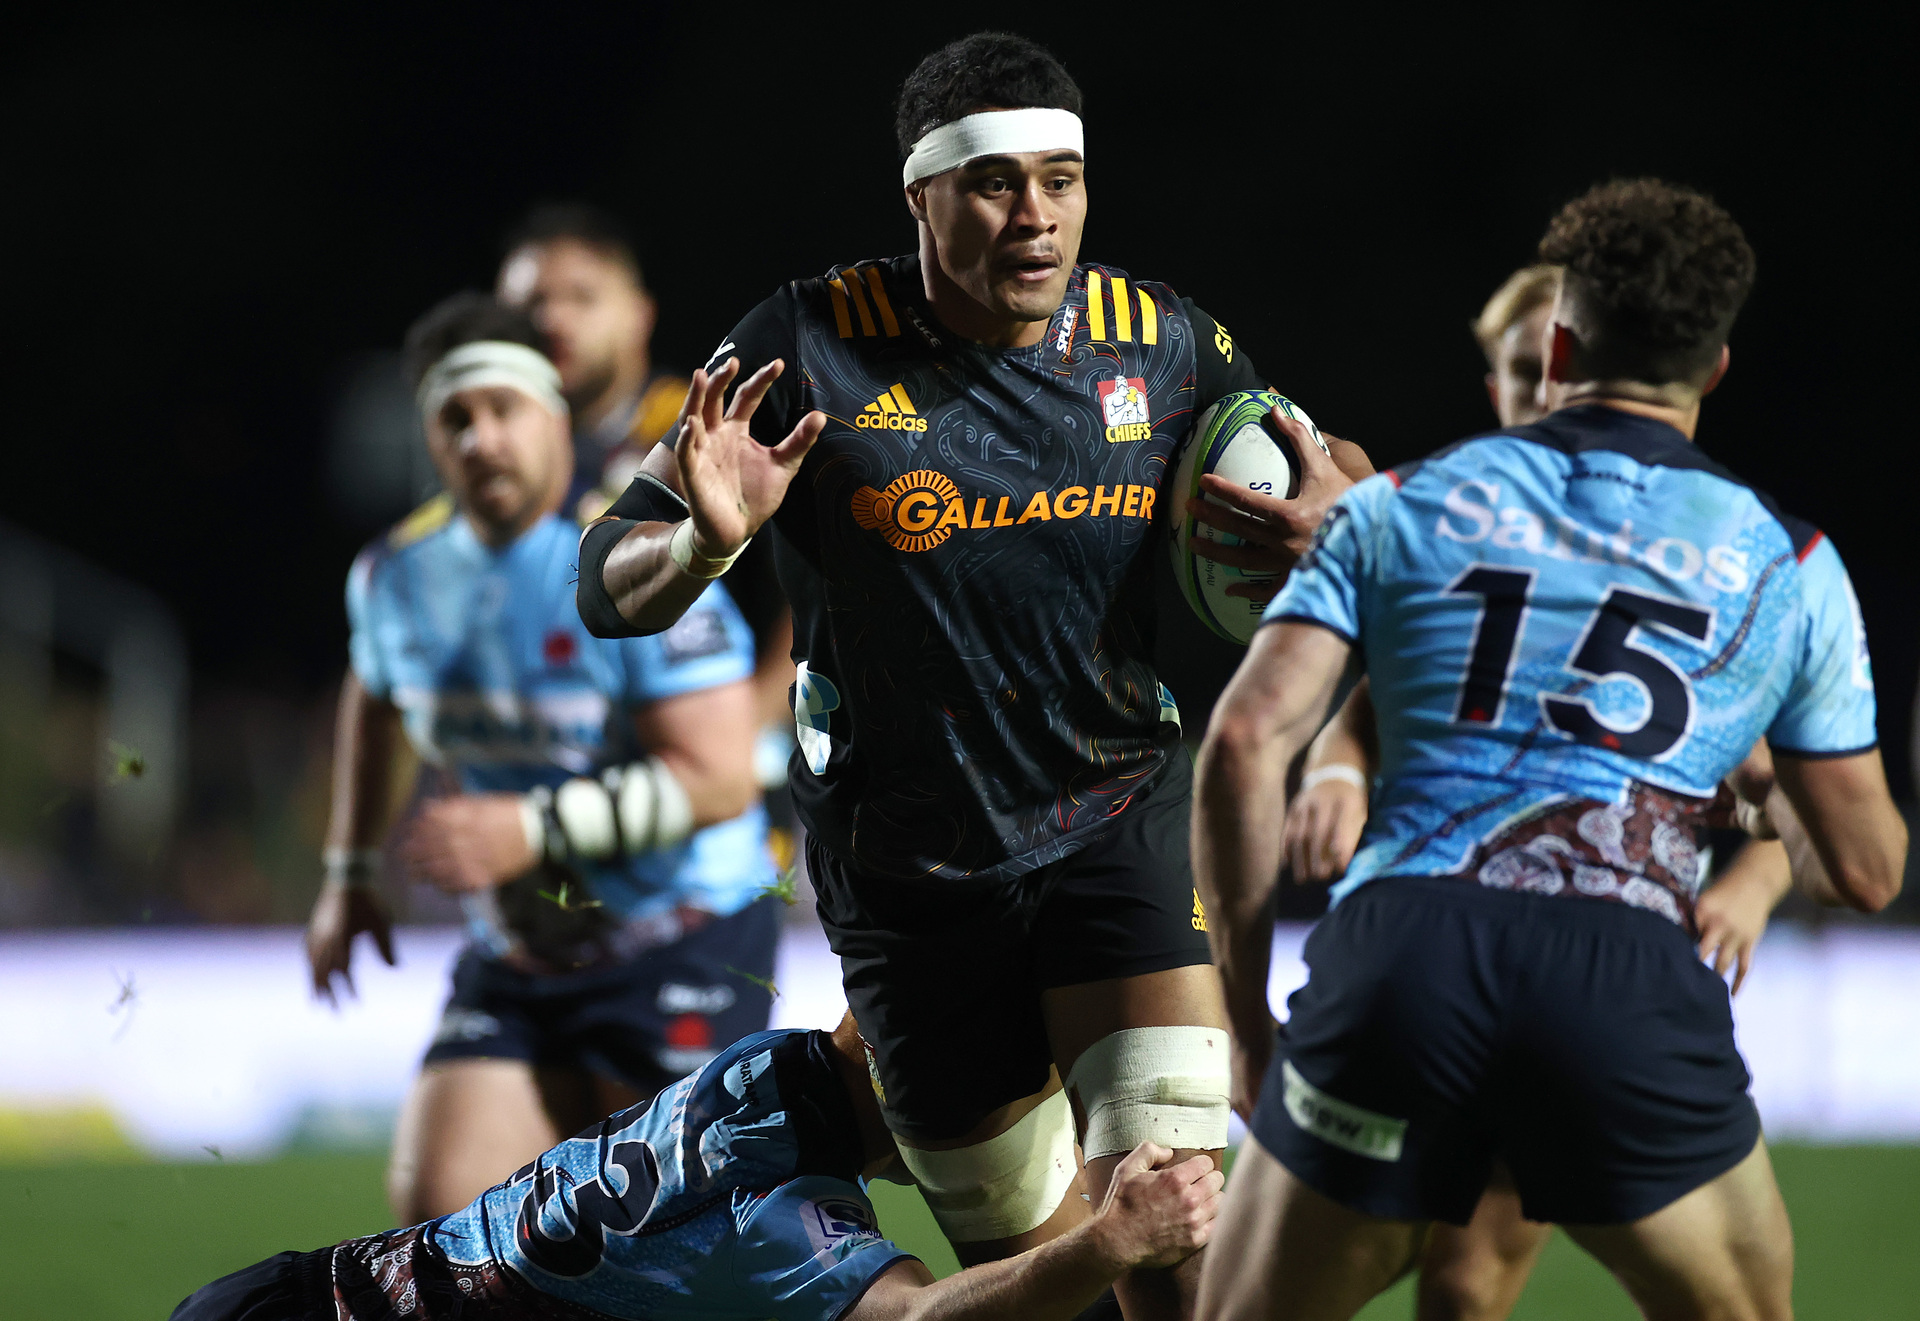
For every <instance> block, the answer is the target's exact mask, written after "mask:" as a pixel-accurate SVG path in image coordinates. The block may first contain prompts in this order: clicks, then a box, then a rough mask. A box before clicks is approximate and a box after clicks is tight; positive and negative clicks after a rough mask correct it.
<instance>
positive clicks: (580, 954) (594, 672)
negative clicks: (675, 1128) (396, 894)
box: [308, 294, 779, 1222]
mask: <svg viewBox="0 0 1920 1321" xmlns="http://www.w3.org/2000/svg"><path fill="white" fill-rule="evenodd" d="M539 343H540V336H539V334H538V332H537V330H536V329H535V328H534V326H533V325H532V323H531V322H530V321H529V320H528V319H527V317H526V315H525V314H524V313H523V312H519V311H516V310H514V309H511V308H506V307H503V306H501V305H500V304H498V303H496V302H494V301H493V300H491V299H489V298H485V297H483V296H481V295H478V294H471V295H462V296H460V297H456V298H454V299H451V300H449V301H448V302H446V303H444V304H442V305H441V306H440V307H438V308H435V309H434V310H433V311H432V312H430V313H429V314H428V315H427V316H426V317H424V318H423V319H422V320H421V321H420V322H419V323H418V324H417V325H416V326H415V327H414V328H413V330H412V332H411V333H410V334H409V336H408V344H407V358H408V360H409V366H410V369H411V371H412V373H413V378H414V382H415V386H416V389H417V391H418V396H419V400H420V408H421V414H422V420H423V422H424V425H425V431H426V436H427V442H428V449H429V451H430V453H431V455H432V457H433V460H434V464H435V466H436V468H437V469H438V471H439V473H440V477H441V480H442V482H443V483H444V484H445V488H446V492H447V494H446V495H444V496H442V497H439V498H438V499H436V500H435V501H434V502H432V503H430V504H428V505H426V506H424V507H423V508H422V509H421V510H420V511H418V512H416V513H415V514H414V515H413V516H412V517H410V518H409V519H407V520H406V521H405V522H403V523H402V524H401V525H400V526H399V527H397V528H396V529H394V531H393V532H391V533H390V534H388V535H387V536H386V537H384V538H382V539H381V540H380V541H377V542H376V543H374V545H373V546H371V547H370V548H369V549H368V550H367V551H366V552H365V553H364V554H362V555H361V556H360V558H359V559H358V560H357V561H356V562H355V564H354V567H353V571H352V573H351V574H350V575H349V578H348V583H347V606H348V613H349V615H350V616H351V620H352V625H353V634H352V648H351V670H350V673H349V675H348V678H347V680H346V683H345V685H344V687H343V690H342V694H341V699H340V716H339V731H338V739H337V743H336V747H335V775H334V783H335V796H334V804H333V815H332V823H331V825H330V827H329V832H328V845H329V849H328V857H327V869H328V875H327V882H326V885H325V887H324V889H323V890H322V893H321V895H320V898H319V901H318V902H317V903H316V904H315V907H314V912H313V918H312V923H311V926H310V929H309V931H308V952H309V956H310V960H311V965H312V974H313V985H314V989H315V991H316V993H318V994H320V995H322V996H326V997H328V998H331V997H332V994H333V991H332V982H333V977H334V975H335V974H336V973H338V974H340V975H341V976H342V977H345V978H348V980H347V985H348V986H349V988H351V984H352V983H351V980H350V975H349V970H350V959H351V951H352V943H353V938H354V936H355V935H356V934H357V933H359V932H361V931H366V932H370V933H371V934H372V935H373V936H374V938H375V941H376V942H377V944H378V945H379V947H380V950H381V952H382V954H383V955H385V956H386V957H387V959H388V961H389V962H391V961H392V949H391V943H390V935H389V929H388V928H389V920H388V916H387V912H386V909H385V906H384V904H383V903H382V901H381V899H380V897H379V894H378V892H377V890H376V889H375V888H374V884H373V883H374V880H375V871H376V869H377V864H378V861H379V859H380V857H381V853H380V850H379V846H380V844H381V840H382V838H383V836H384V835H385V834H386V833H387V832H386V820H387V817H388V814H389V813H388V807H389V804H390V802H391V801H392V797H393V795H392V793H391V788H392V786H390V785H389V783H388V780H389V778H390V768H391V767H392V766H393V753H394V751H395V750H396V745H397V744H398V742H399V740H400V739H401V738H402V737H403V735H404V737H405V739H406V740H407V741H408V742H409V743H410V744H411V745H412V748H413V750H414V751H415V752H417V753H418V755H419V758H420V759H421V760H423V761H425V762H426V763H428V764H429V765H431V766H432V767H434V768H435V769H436V771H437V772H438V773H439V774H440V775H441V776H442V777H443V778H444V779H446V780H447V781H450V784H449V785H448V786H447V787H448V792H445V793H443V794H441V795H439V796H435V797H430V798H429V799H428V800H427V801H425V803H424V804H423V805H422V806H421V807H420V808H419V809H418V810H417V811H416V812H414V813H413V814H411V816H410V817H409V818H408V819H407V820H406V821H405V822H404V823H403V824H402V826H401V827H400V830H399V834H398V838H397V840H396V842H395V845H394V851H395V852H396V854H397V856H398V858H399V860H400V862H401V863H403V864H404V866H405V869H406V871H407V872H408V873H409V874H411V875H412V876H414V877H418V878H424V879H426V880H428V881H430V882H432V883H433V884H435V885H437V886H439V887H440V888H441V889H443V890H446V891H449V892H451V893H454V894H457V895H459V896H460V898H461V903H462V907H463V908H464V910H465V912H466V914H467V917H468V926H469V935H470V939H469V943H468V945H467V947H466V949H465V950H464V951H463V952H462V954H461V956H460V960H459V962H458V964H457V965H456V967H455V968H454V972H453V992H452V996H451V998H450V999H449V1001H448V1003H447V1007H446V1011H445V1013H444V1015H443V1017H442V1019H441V1021H440V1025H439V1029H438V1031H437V1033H436V1035H435V1037H434V1040H433V1043H432V1045H431V1046H430V1048H429V1049H428V1051H427V1054H426V1059H425V1062H424V1064H423V1066H422V1068H421V1072H420V1075H419V1078H418V1079H417V1080H416V1082H415V1084H414V1087H413V1089H412V1092H411V1094H410V1095H409V1097H408V1100H407V1103H406V1105H405V1107H404V1109H403V1111H402V1115H401V1120H400V1127H399V1132H398V1134H397V1136H396V1138H395V1142H394V1150H393V1162H392V1166H391V1170H390V1174H389V1193H390V1196H391V1198H392V1201H393V1204H394V1209H395V1212H396V1214H397V1215H398V1216H399V1218H400V1219H401V1220H403V1221H407V1222H412V1221H415V1220H421V1219H425V1218H427V1217H428V1216H432V1215H439V1214H443V1213H445V1212H448V1211H451V1210H454V1209H455V1208H457V1207H460V1206H463V1205H465V1204H466V1202H467V1201H469V1200H470V1199H471V1198H472V1197H473V1195H474V1194H475V1193H477V1192H479V1191H480V1190H481V1189H483V1188H485V1187H487V1186H488V1185H489V1184H491V1183H493V1182H495V1181H496V1180H498V1179H499V1178H500V1177H501V1176H502V1175H503V1174H505V1173H506V1172H507V1171H508V1170H511V1169H513V1168H514V1167H515V1166H516V1165H519V1164H521V1163H522V1162H524V1161H526V1160H527V1159H528V1158H530V1157H531V1156H533V1155H534V1154H535V1153H536V1152H539V1151H541V1150H544V1149H545V1148H546V1147H548V1146H551V1145H552V1144H553V1143H554V1142H555V1141H556V1140H557V1139H558V1138H559V1137H561V1136H563V1135H565V1134H567V1133H572V1132H575V1131H577V1130H578V1129H579V1128H580V1127H581V1126H582V1125H584V1124H586V1123H589V1122H591V1121H592V1120H593V1119H594V1118H596V1117H597V1116H600V1115H605V1114H607V1113H608V1112H610V1111H612V1110H614V1109H617V1108H618V1107H620V1106H622V1105H627V1104H631V1103H633V1102H634V1101H636V1100H639V1099H642V1098H645V1097H648V1096H651V1095H652V1094H653V1093H654V1092H655V1091H656V1090H658V1089H659V1088H660V1087H662V1086H664V1085H665V1084H666V1083H668V1082H670V1081H672V1080H673V1079H674V1078H677V1077H679V1076H680V1075H682V1074H684V1073H685V1072H686V1071H687V1070H688V1069H689V1068H691V1067H693V1066H695V1065H697V1064H699V1063H701V1062H702V1061H704V1060H705V1059H707V1058H709V1057H710V1056H711V1055H712V1053H713V1052H714V1051H715V1050H717V1049H719V1048H720V1047H722V1046H724V1045H726V1044H727V1043H728V1042H731V1041H733V1040H735V1039H737V1038H739V1037H741V1036H743V1035H745V1034H747V1033H749V1032H754V1031H758V1030H760V1029H762V1028H764V1027H765V1026H766V1024H767V1016H768V1013H769V1009H770V1004H771V998H770V996H769V994H768V992H767V990H766V989H765V987H766V985H767V984H768V983H769V982H770V979H771V977H772V974H773V960H774V952H775V946H776V943H777V940H778V932H779V919H778V916H777V914H776V909H775V905H773V904H772V903H771V901H767V900H759V899H758V898H757V896H759V895H760V893H761V892H762V891H763V890H765V889H766V888H767V887H769V886H770V885H771V884H772V883H773V881H774V873H773V869H772V865H771V863H770V861H769V859H768V857H767V854H766V850H765V848H764V847H763V837H764V829H765V823H764V817H763V814H762V812H761V810H760V808H759V806H758V802H757V799H756V796H755V791H754V785H753V779H752V747H753V735H754V728H755V725H754V714H753V711H754V707H753V697H752V690H751V687H750V684H749V682H748V680H749V676H750V674H751V669H752V652H751V650H750V647H749V643H748V635H747V631H746V628H745V625H744V624H743V623H742V622H741V620H740V617H739V614H738V613H737V611H736V610H735V609H734V607H733V605H732V603H731V602H730V601H729V600H728V598H727V596H726V593H725V592H724V591H722V592H716V593H712V594H710V595H708V596H706V597H704V598H703V599H702V601H701V603H700V605H699V607H698V609H697V610H695V611H690V612H689V613H688V614H687V615H686V616H685V617H683V618H682V619H681V620H680V621H679V622H678V623H677V624H676V625H675V626H674V627H673V628H672V629H669V630H667V631H665V632H663V633H661V634H658V635H656V636H654V637H649V638H641V639H634V640H630V641H624V642H610V641H604V640H601V639H597V638H593V637H590V636H588V635H587V634H586V632H585V630H584V629H583V628H582V627H581V624H580V620H579V617H578V615H577V614H576V613H575V611H574V608H573V603H572V599H571V596H572V592H571V578H572V572H573V569H572V566H573V563H574V554H575V547H576V540H577V537H578V525H577V524H575V523H574V522H573V520H572V519H569V518H563V517H561V516H560V514H559V512H558V511H559V510H560V508H561V503H562V501H563V500H564V498H565V496H566V490H567V480H568V477H569V475H570V474H571V472H572V470H573V456H572V451H571V448H570V446H569V441H568V431H567V419H568V409H567V405H566V403H565V400H564V399H563V397H562V395H561V393H560V378H559V376H558V373H557V372H556V370H555V368H554V366H553V364H552V362H551V361H550V360H549V359H548V358H547V357H546V356H545V355H544V354H543V353H542V352H541V351H540V349H539V348H538V347H537V346H538V345H539Z"/></svg>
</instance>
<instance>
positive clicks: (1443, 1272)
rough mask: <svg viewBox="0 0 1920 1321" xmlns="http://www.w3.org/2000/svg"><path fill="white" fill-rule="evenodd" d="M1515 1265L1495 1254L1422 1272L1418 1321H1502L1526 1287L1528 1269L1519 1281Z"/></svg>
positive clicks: (1430, 1265)
mask: <svg viewBox="0 0 1920 1321" xmlns="http://www.w3.org/2000/svg"><path fill="white" fill-rule="evenodd" d="M1515 1274H1516V1272H1515V1271H1514V1270H1513V1268H1512V1266H1511V1263H1509V1262H1506V1261H1504V1260H1502V1259H1501V1258H1500V1257H1499V1256H1497V1255H1495V1254H1494V1253H1491V1252H1488V1253H1481V1254H1478V1255H1473V1256H1468V1257H1462V1258H1460V1259H1457V1260H1453V1261H1448V1262H1445V1263H1439V1264H1436V1263H1434V1262H1432V1261H1431V1260H1429V1261H1428V1262H1426V1263H1424V1264H1423V1265H1422V1267H1421V1271H1420V1288H1419V1302H1418V1305H1417V1306H1416V1308H1415V1316H1416V1317H1417V1319H1418V1321H1502V1318H1504V1317H1505V1316H1506V1315H1507V1313H1508V1312H1510V1311H1512V1310H1513V1304H1514V1303H1515V1302H1516V1301H1517V1300H1518V1299H1519V1296H1520V1290H1521V1289H1522V1288H1524V1287H1525V1285H1526V1274H1527V1272H1526V1270H1525V1268H1524V1267H1523V1268H1521V1269H1520V1270H1519V1271H1518V1272H1517V1274H1518V1275H1519V1278H1518V1279H1517V1280H1516V1279H1514V1278H1513V1276H1514V1275H1515Z"/></svg>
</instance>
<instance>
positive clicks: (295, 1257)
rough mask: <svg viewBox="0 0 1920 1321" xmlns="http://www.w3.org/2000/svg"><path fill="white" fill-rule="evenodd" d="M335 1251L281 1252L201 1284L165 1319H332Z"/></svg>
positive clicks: (185, 1320)
mask: <svg viewBox="0 0 1920 1321" xmlns="http://www.w3.org/2000/svg"><path fill="white" fill-rule="evenodd" d="M334 1317H335V1311H334V1305H333V1249H332V1248H331V1247H325V1248H321V1249H319V1250H318V1251H316V1252H282V1253H278V1254H277V1255H275V1256H271V1257H268V1258H267V1259H266V1260H265V1261H262V1262H256V1263H255V1264H254V1265H252V1266H248V1267H246V1268H245V1269H244V1270H237V1271H235V1272H234V1273H233V1274H231V1275H223V1276H221V1277H220V1278H219V1279H217V1280H215V1281H214V1282H213V1283H212V1284H206V1285H202V1286H201V1287H200V1288H198V1289H195V1290H194V1291H193V1293H192V1294H191V1295H189V1296H188V1297H187V1298H185V1299H184V1300H182V1301H181V1303H180V1305H179V1306H178V1307H176V1308H174V1309H173V1314H172V1316H171V1317H169V1318H168V1321H334Z"/></svg>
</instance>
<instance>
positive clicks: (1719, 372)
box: [1700, 344, 1733, 399]
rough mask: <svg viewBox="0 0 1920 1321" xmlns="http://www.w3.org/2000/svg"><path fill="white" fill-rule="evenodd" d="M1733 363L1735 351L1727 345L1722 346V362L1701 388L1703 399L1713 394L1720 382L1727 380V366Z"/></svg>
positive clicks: (1715, 366)
mask: <svg viewBox="0 0 1920 1321" xmlns="http://www.w3.org/2000/svg"><path fill="white" fill-rule="evenodd" d="M1732 361H1733V350H1731V349H1729V348H1728V347H1727V346H1726V345H1725V344H1722V345H1721V346H1720V361H1719V362H1716V363H1715V364H1714V365H1713V370H1712V371H1711V372H1709V373H1708V374H1707V383H1706V384H1705V385H1703V386H1701V387H1700V397H1701V398H1703V399H1704V398H1705V397H1706V396H1708V395H1710V394H1712V393H1713V392H1714V389H1715V388H1716V387H1717V386H1718V385H1719V384H1720V382H1721V381H1722V380H1723V379H1725V377H1726V374H1727V364H1728V363H1729V362H1732Z"/></svg>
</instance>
